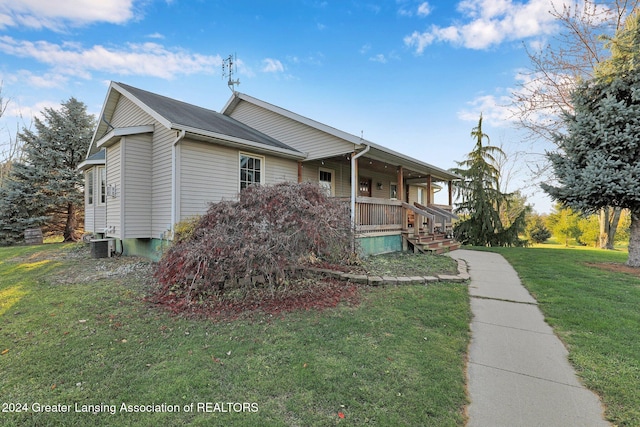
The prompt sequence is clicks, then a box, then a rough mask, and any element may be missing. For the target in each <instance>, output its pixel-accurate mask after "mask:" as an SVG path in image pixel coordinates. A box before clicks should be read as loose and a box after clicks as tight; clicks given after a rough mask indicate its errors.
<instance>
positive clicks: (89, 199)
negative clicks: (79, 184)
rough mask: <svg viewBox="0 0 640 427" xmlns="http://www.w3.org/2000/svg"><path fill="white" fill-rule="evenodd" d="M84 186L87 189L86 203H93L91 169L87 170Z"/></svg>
mask: <svg viewBox="0 0 640 427" xmlns="http://www.w3.org/2000/svg"><path fill="white" fill-rule="evenodd" d="M84 187H85V188H86V190H87V191H86V193H87V205H93V169H89V170H88V171H87V176H86V182H85V184H84Z"/></svg>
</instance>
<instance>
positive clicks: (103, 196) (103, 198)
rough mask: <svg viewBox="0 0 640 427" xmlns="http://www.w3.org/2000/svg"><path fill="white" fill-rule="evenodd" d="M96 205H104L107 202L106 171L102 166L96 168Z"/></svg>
mask: <svg viewBox="0 0 640 427" xmlns="http://www.w3.org/2000/svg"><path fill="white" fill-rule="evenodd" d="M97 170H98V176H97V178H98V197H99V198H98V204H99V205H104V204H105V203H106V202H107V169H106V168H105V167H104V166H99V167H98V169H97Z"/></svg>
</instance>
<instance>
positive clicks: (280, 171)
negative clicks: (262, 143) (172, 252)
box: [178, 140, 298, 219]
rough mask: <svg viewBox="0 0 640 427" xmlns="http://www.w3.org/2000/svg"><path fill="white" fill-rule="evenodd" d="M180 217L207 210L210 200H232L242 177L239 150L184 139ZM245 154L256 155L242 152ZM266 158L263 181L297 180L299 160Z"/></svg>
mask: <svg viewBox="0 0 640 427" xmlns="http://www.w3.org/2000/svg"><path fill="white" fill-rule="evenodd" d="M179 151H180V154H179V159H180V165H179V168H178V170H179V171H180V172H179V182H180V184H179V187H180V188H179V194H180V213H179V217H180V218H181V219H186V218H189V217H191V216H193V215H198V214H202V213H204V212H206V210H207V208H208V206H209V203H215V202H219V201H221V200H233V199H235V198H236V197H237V195H238V191H239V180H240V177H239V176H240V172H239V168H240V151H239V150H237V149H234V148H229V147H224V146H220V145H215V144H208V143H202V142H195V141H189V140H185V141H183V142H181V143H180V144H179ZM242 153H246V154H253V153H251V152H246V151H242ZM256 156H259V157H263V158H264V174H265V177H264V183H265V184H266V185H271V184H275V183H278V182H297V180H298V163H297V162H296V161H295V160H289V159H282V158H279V157H274V156H260V155H257V154H256Z"/></svg>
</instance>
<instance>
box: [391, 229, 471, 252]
mask: <svg viewBox="0 0 640 427" xmlns="http://www.w3.org/2000/svg"><path fill="white" fill-rule="evenodd" d="M402 238H403V239H404V240H406V242H407V243H408V248H409V250H411V249H413V251H414V252H416V253H417V252H422V253H431V254H442V253H445V252H449V251H453V250H456V249H458V248H460V243H458V242H456V241H455V240H454V239H452V238H449V237H447V236H446V235H445V234H443V233H435V234H423V233H420V234H418V235H413V236H412V235H409V233H403V235H402Z"/></svg>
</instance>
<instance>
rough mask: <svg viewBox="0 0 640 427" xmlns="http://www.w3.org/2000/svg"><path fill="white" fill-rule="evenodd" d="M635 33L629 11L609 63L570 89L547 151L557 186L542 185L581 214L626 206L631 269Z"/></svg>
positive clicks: (638, 120)
mask: <svg viewBox="0 0 640 427" xmlns="http://www.w3.org/2000/svg"><path fill="white" fill-rule="evenodd" d="M639 31H640V30H639V27H638V15H634V16H633V17H630V18H629V19H628V20H627V25H626V26H625V29H623V30H622V31H620V32H619V33H618V34H617V35H616V37H615V38H614V39H613V40H612V44H614V45H616V46H617V50H613V49H612V58H611V60H610V61H611V62H608V63H607V64H604V65H603V66H602V67H601V68H600V74H599V75H597V76H596V77H595V78H594V79H592V80H589V81H586V82H584V83H583V84H581V85H580V86H579V87H578V89H577V90H576V91H575V92H574V93H573V95H572V100H573V104H574V107H575V113H574V114H571V115H567V116H566V117H565V121H566V125H567V133H566V134H565V135H558V136H557V137H556V140H557V143H558V146H559V147H560V151H559V152H557V153H550V154H548V155H547V156H548V158H549V159H550V160H551V163H552V166H553V169H554V172H555V175H556V178H557V181H558V185H556V186H554V185H548V184H544V185H543V189H544V190H545V191H546V192H547V193H549V195H551V197H553V198H554V199H555V200H558V201H560V202H562V203H563V204H565V205H567V206H570V207H572V208H573V209H576V210H579V211H581V212H583V213H587V214H588V213H592V212H596V211H597V210H598V209H600V208H603V207H606V206H612V207H619V208H628V209H630V211H631V229H630V238H629V258H628V261H627V264H628V265H630V266H634V267H640V144H638V141H640V69H639V68H638V67H637V66H636V64H637V63H638V59H639V58H638V57H639V56H640V54H638V52H640V37H639V35H640V34H639ZM625 43H632V46H626V47H625V46H624V45H625ZM617 52H621V54H618V53H617ZM630 52H631V53H630Z"/></svg>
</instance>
